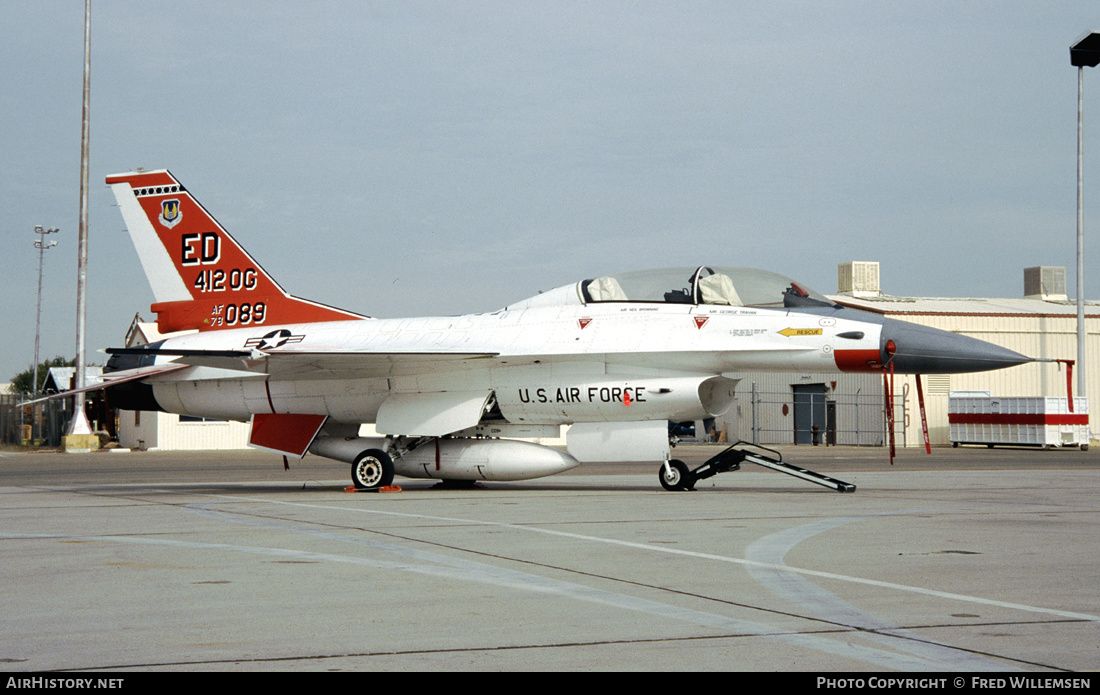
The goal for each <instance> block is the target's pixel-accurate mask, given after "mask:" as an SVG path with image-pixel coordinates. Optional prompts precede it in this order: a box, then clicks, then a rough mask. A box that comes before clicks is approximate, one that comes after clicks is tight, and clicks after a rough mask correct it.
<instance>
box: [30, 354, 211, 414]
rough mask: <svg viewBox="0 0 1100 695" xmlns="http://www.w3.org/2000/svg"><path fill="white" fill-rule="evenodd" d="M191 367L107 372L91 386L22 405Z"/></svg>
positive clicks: (181, 365) (139, 368) (173, 365)
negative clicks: (99, 380) (101, 379)
mask: <svg viewBox="0 0 1100 695" xmlns="http://www.w3.org/2000/svg"><path fill="white" fill-rule="evenodd" d="M190 366H191V365H188V364H175V363H172V364H155V365H150V366H147V367H136V368H134V369H124V370H120V371H117V372H108V373H106V374H104V375H103V377H102V378H103V381H101V382H99V383H97V384H91V385H88V386H85V387H83V388H79V389H71V390H69V391H59V392H58V393H51V394H50V395H48V396H45V397H43V398H37V399H35V400H33V401H27V402H26V403H24V404H23V405H30V404H31V403H40V402H42V401H49V400H53V399H55V398H68V397H69V396H75V395H76V394H78V393H88V392H89V391H99V390H101V389H109V388H111V387H112V386H118V385H119V384H125V383H127V382H130V381H139V380H142V379H148V378H149V377H153V376H159V375H161V374H171V373H172V372H178V371H179V370H181V369H187V368H188V367H190Z"/></svg>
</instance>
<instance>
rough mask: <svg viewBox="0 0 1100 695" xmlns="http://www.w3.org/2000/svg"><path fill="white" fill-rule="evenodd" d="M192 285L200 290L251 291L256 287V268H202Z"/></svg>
mask: <svg viewBox="0 0 1100 695" xmlns="http://www.w3.org/2000/svg"><path fill="white" fill-rule="evenodd" d="M192 287H194V288H195V289H196V290H198V291H199V292H225V291H226V290H229V291H230V292H237V291H240V290H244V291H246V292H247V291H251V290H254V289H256V269H255V268H244V269H243V270H242V269H241V268H233V269H231V270H222V269H221V268H216V269H211V270H200V271H199V274H198V275H197V276H196V277H195V282H193V283H192Z"/></svg>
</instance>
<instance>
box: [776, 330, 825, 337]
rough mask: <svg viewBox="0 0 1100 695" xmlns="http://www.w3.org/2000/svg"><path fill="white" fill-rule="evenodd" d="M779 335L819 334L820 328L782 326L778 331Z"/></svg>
mask: <svg viewBox="0 0 1100 695" xmlns="http://www.w3.org/2000/svg"><path fill="white" fill-rule="evenodd" d="M779 335H785V336H787V337H788V338H789V337H791V336H792V335H821V329H820V328H784V329H783V330H781V331H779Z"/></svg>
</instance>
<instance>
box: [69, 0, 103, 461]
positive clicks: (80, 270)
mask: <svg viewBox="0 0 1100 695" xmlns="http://www.w3.org/2000/svg"><path fill="white" fill-rule="evenodd" d="M91 17H92V0H84V104H83V118H82V119H81V122H82V127H81V133H80V225H79V227H78V229H77V237H76V248H77V253H76V257H77V259H76V260H77V265H76V379H75V383H74V384H73V386H74V387H75V389H76V390H77V393H76V394H74V397H73V417H72V419H71V420H69V430H68V432H67V433H66V434H65V437H64V438H63V439H62V444H63V446H64V450H65V451H66V452H83V451H89V450H91V449H93V448H99V444H98V440H97V439H96V437H95V435H94V434H93V433H92V426H91V424H90V423H89V422H88V416H87V415H86V414H85V413H84V400H85V398H84V392H83V391H82V389H83V388H84V327H85V315H86V313H87V308H86V306H87V305H86V303H85V280H86V277H87V273H88V140H89V135H90V133H89V127H88V119H89V115H90V112H91V100H90V98H89V97H90V95H91V72H92V28H91V26H92V25H91Z"/></svg>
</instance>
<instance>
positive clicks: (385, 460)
mask: <svg viewBox="0 0 1100 695" xmlns="http://www.w3.org/2000/svg"><path fill="white" fill-rule="evenodd" d="M351 482H352V483H354V484H355V487H357V488H358V489H360V490H374V489H376V488H380V487H386V486H387V485H389V484H390V483H392V482H393V459H392V458H390V456H389V454H387V453H386V452H384V451H382V450H381V449H367V450H366V451H364V452H363V453H361V454H359V456H358V457H357V458H356V459H355V463H353V464H351Z"/></svg>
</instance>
